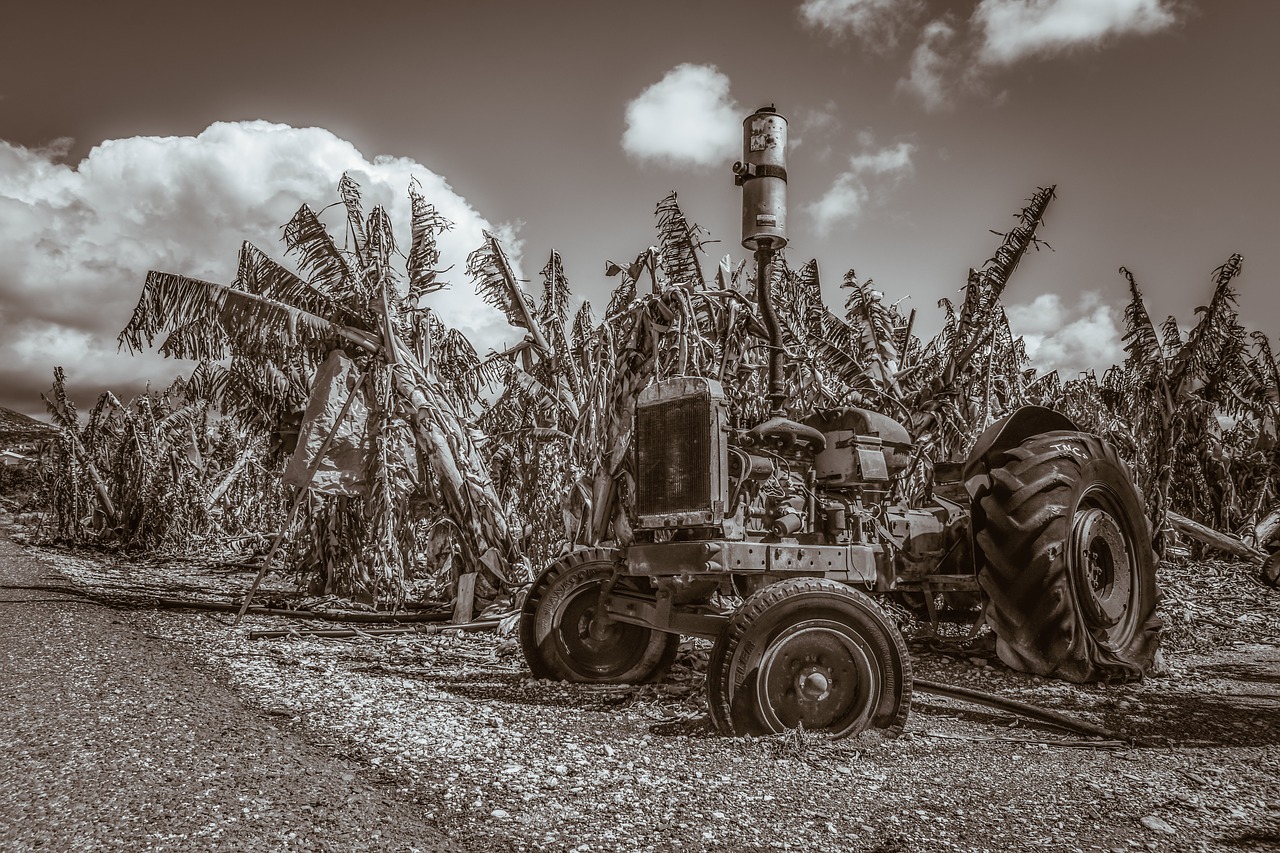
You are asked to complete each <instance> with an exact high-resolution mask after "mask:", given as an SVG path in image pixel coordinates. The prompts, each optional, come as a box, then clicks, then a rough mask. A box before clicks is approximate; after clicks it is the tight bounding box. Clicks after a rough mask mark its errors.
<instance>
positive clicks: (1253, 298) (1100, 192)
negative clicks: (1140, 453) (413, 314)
mask: <svg viewBox="0 0 1280 853" xmlns="http://www.w3.org/2000/svg"><path fill="white" fill-rule="evenodd" d="M1278 24H1280V4H1277V3H1275V2H1272V0H1216V2H1212V3H1210V2H1208V0H1198V2H1195V0H794V2H784V0H771V2H730V1H729V0H724V1H723V2H720V1H719V0H717V1H716V2H713V0H649V1H648V2H644V3H638V2H626V3H618V2H608V0H564V1H563V2H556V0H540V2H522V0H509V1H507V2H502V1H501V0H468V1H467V2H460V0H459V2H447V3H445V2H418V3H415V4H412V5H410V4H407V3H379V2H376V0H368V2H365V3H362V4H360V5H359V6H358V7H355V6H352V5H351V4H349V3H342V4H338V3H333V2H329V0H313V2H309V3H306V4H301V3H289V2H280V3H260V2H253V3H243V2H240V0H225V2H219V3H204V4H175V3H170V2H152V0H141V2H128V0H122V2H115V3H89V2H83V0H75V2H70V3H67V4H61V5H56V4H35V3H24V4H20V6H18V7H17V8H15V9H10V10H8V11H7V12H6V22H5V27H4V29H3V31H0V406H5V407H7V408H11V409H15V410H17V411H21V412H26V413H28V414H34V415H41V414H43V412H44V407H43V404H42V403H41V401H40V396H39V395H40V393H41V392H43V391H46V390H47V389H48V388H49V387H50V386H51V384H52V375H53V367H54V366H55V365H61V366H62V367H63V368H64V369H65V371H66V374H67V379H68V386H69V389H70V391H71V392H72V395H73V398H74V399H76V401H77V402H79V403H80V405H81V406H86V405H89V404H91V403H92V401H93V400H94V399H96V397H97V396H98V394H100V393H101V392H102V391H103V390H106V389H111V390H113V391H114V392H115V393H116V395H117V396H119V397H120V398H121V399H126V400H127V399H128V398H129V397H131V396H133V395H134V394H136V393H137V392H138V391H139V390H141V389H142V388H143V387H144V385H145V383H147V382H150V383H151V384H152V387H163V386H165V385H167V384H168V383H169V381H170V380H171V379H172V378H173V377H174V376H176V375H178V374H180V373H186V372H188V371H189V370H190V367H191V365H190V364H189V363H184V362H176V361H171V360H163V359H160V358H159V357H158V356H156V355H154V354H144V355H141V356H135V355H130V354H128V353H127V351H126V352H123V353H121V352H117V345H116V336H117V335H118V333H119V332H120V330H121V329H122V328H123V327H124V325H125V324H126V323H127V322H128V319H129V316H130V313H131V311H132V308H133V305H134V303H135V302H136V301H137V297H138V294H139V293H140V291H141V288H142V284H143V281H144V280H145V278H146V274H147V271H148V270H149V269H160V270H164V271H167V272H177V273H183V274H187V275H192V276H195V277H200V278H206V279H210V280H214V281H221V282H228V283H229V282H230V281H232V280H233V279H234V277H235V270H236V258H237V253H238V251H239V247H240V244H241V242H242V241H244V240H248V241H250V242H252V243H254V244H255V245H257V246H258V247H260V248H262V249H263V250H265V251H267V252H268V253H269V254H272V255H273V256H275V257H277V258H278V259H284V254H283V246H282V245H281V243H280V226H282V225H283V224H284V223H285V222H286V221H288V219H289V218H290V216H291V215H292V214H293V212H294V211H295V210H296V209H297V208H298V207H299V206H300V205H302V204H304V203H305V204H309V205H310V206H311V207H313V208H315V209H320V208H322V207H324V206H326V205H329V204H331V203H333V202H334V201H335V200H336V199H337V194H336V186H337V183H338V180H339V179H340V177H341V176H342V174H343V172H348V173H350V174H351V175H352V176H353V177H354V178H355V179H356V180H357V181H358V182H359V183H360V184H361V185H362V187H363V189H364V194H365V199H366V203H367V204H369V205H372V204H375V203H378V204H384V205H386V206H387V207H388V209H389V210H390V212H391V215H392V218H393V221H395V222H396V226H397V228H398V229H400V231H401V232H402V237H401V243H402V244H403V245H406V246H407V245H408V234H407V229H408V202H407V187H408V185H409V182H410V181H411V180H413V179H416V180H418V181H419V182H420V183H421V185H422V187H423V192H424V194H425V195H426V197H427V199H428V200H429V201H431V202H433V203H434V204H435V205H436V207H437V208H438V209H439V210H440V211H441V212H442V213H443V214H444V215H445V216H447V217H448V218H449V219H451V220H452V221H453V222H454V223H455V227H454V229H453V230H452V231H451V232H449V233H448V234H446V235H444V237H442V240H441V248H442V253H443V256H442V264H443V265H444V266H446V267H449V266H451V267H452V269H450V270H449V272H448V273H446V274H445V275H444V276H443V278H444V279H445V280H446V281H448V282H450V284H451V285H452V287H451V288H450V289H449V290H447V291H443V292H441V293H438V294H434V295H433V296H432V297H430V301H431V302H432V304H433V305H434V307H436V308H437V309H438V310H439V311H440V312H441V316H442V317H443V318H444V319H445V321H446V322H449V323H451V324H452V325H455V326H458V327H459V328H461V329H463V330H464V331H466V332H467V333H468V335H469V336H470V337H471V339H472V341H473V343H475V344H476V346H477V348H478V349H480V350H481V351H482V352H484V351H485V350H486V349H487V348H489V347H493V346H500V345H502V344H503V343H506V342H510V341H513V340H515V339H517V338H518V335H517V334H516V333H514V332H513V331H512V330H511V329H509V328H507V327H506V326H505V323H504V322H503V321H502V319H501V317H500V316H499V315H498V314H497V312H494V311H492V310H490V309H488V307H487V306H485V305H483V304H482V303H481V302H480V300H479V299H477V297H476V296H475V295H474V291H473V289H472V284H471V282H470V281H469V280H468V279H467V277H466V275H465V273H464V269H465V266H466V255H467V254H468V253H469V252H470V251H471V250H472V249H475V248H476V247H478V246H479V245H480V242H481V232H482V230H485V229H487V230H489V231H492V232H495V233H498V234H499V235H501V236H502V238H503V240H504V243H505V244H506V246H507V248H508V250H509V251H510V252H511V253H512V254H513V256H514V257H515V258H516V260H517V262H518V266H519V269H520V270H521V272H522V275H523V277H525V278H527V279H529V280H530V289H531V290H532V291H533V292H535V293H537V292H539V291H540V277H539V276H538V271H539V270H540V269H541V268H542V266H543V264H545V262H546V259H547V257H548V255H549V253H550V252H551V251H552V250H553V249H554V250H558V251H559V252H560V253H561V254H562V256H563V257H564V260H565V269H566V272H567V274H568V277H569V281H570V284H571V286H572V287H573V289H574V292H575V294H576V296H577V298H579V299H586V300H588V301H590V302H591V303H592V304H593V305H594V306H596V307H597V309H599V308H601V307H602V306H603V305H604V304H605V302H606V301H607V297H608V293H609V290H610V288H611V287H612V286H613V285H614V284H616V279H610V278H606V277H605V276H604V267H605V261H606V260H607V259H612V260H616V261H620V262H623V263H625V262H627V261H630V260H632V259H634V258H635V257H636V256H637V255H638V254H639V253H641V252H643V251H644V250H645V248H646V247H647V246H649V245H650V244H652V243H653V242H654V241H655V239H656V231H655V222H656V220H655V218H654V216H653V212H654V207H655V205H656V204H657V202H658V201H659V200H660V199H661V198H662V197H663V196H665V195H666V194H667V193H668V192H670V191H672V190H675V191H676V192H677V193H678V198H679V201H680V203H681V205H682V207H683V209H684V211H685V213H686V215H687V216H688V217H689V219H690V220H692V221H694V222H696V223H698V224H699V225H701V226H702V227H703V228H704V229H705V230H707V231H708V232H709V236H710V238H711V239H712V240H715V241H718V242H713V243H710V244H709V245H708V246H707V252H708V254H707V257H706V259H705V266H706V268H707V269H709V270H710V269H714V266H715V264H716V263H717V261H718V260H719V258H720V257H722V256H723V255H725V254H730V255H732V256H733V257H734V258H735V259H742V258H745V257H747V256H748V253H747V252H746V251H745V250H744V249H742V248H741V246H740V244H739V240H740V233H739V227H740V226H739V222H740V210H741V208H740V191H739V190H738V189H737V188H736V187H735V186H734V184H733V179H732V173H731V166H732V164H733V162H734V161H735V160H737V159H739V158H740V157H741V133H742V130H741V125H742V120H743V119H744V118H745V117H746V116H747V115H749V114H750V113H751V112H753V111H754V110H755V109H756V108H757V107H760V106H763V105H769V104H772V105H775V106H776V108H777V109H778V111H779V112H780V113H781V114H782V115H784V116H786V117H787V118H788V120H789V122H790V146H789V150H788V157H787V162H788V173H789V188H788V189H789V228H788V230H789V236H790V240H791V242H790V245H789V246H788V249H787V255H788V259H789V260H790V262H791V263H792V265H793V266H798V265H799V264H800V263H803V262H804V261H806V260H808V259H809V258H816V259H817V261H818V264H819V268H820V271H821V274H822V281H823V288H824V293H825V295H826V296H827V298H828V301H829V304H831V305H832V306H833V307H834V308H836V310H837V311H838V310H840V308H839V306H840V305H841V304H842V297H841V295H840V292H839V284H840V282H841V280H842V279H843V277H844V274H845V272H846V271H848V270H850V269H854V270H856V271H857V274H858V277H859V279H860V280H866V279H868V278H870V279H873V280H874V281H875V283H876V286H877V287H878V288H879V289H881V290H882V291H883V292H884V293H885V296H886V298H887V299H888V300H890V301H898V300H901V302H900V307H902V308H903V309H904V310H908V309H910V308H915V309H917V312H918V316H917V321H916V329H917V331H918V332H920V333H923V334H925V335H930V334H932V333H934V332H936V331H937V329H938V327H939V326H940V324H941V320H942V316H943V314H942V311H941V309H939V308H938V307H937V302H938V300H939V299H942V298H950V299H952V300H957V299H958V297H959V292H958V291H959V289H960V288H961V287H962V286H963V284H964V282H965V278H966V274H967V271H968V269H969V268H970V267H972V266H978V265H981V264H982V263H983V261H985V260H986V259H987V258H988V257H990V255H991V254H992V253H993V251H994V249H995V247H996V246H997V245H998V242H999V238H998V237H996V236H994V235H993V234H992V233H991V231H992V230H993V229H994V230H1005V229H1007V228H1008V227H1009V226H1010V225H1011V224H1012V222H1013V220H1012V218H1011V217H1012V215H1013V214H1015V213H1016V212H1017V211H1018V210H1019V209H1020V208H1021V206H1022V205H1023V203H1024V201H1025V200H1026V199H1027V198H1028V197H1029V196H1030V195H1031V194H1032V193H1033V192H1035V190H1036V188H1037V187H1039V186H1046V185H1049V184H1054V185H1056V186H1057V199H1056V200H1055V201H1054V202H1053V203H1052V205H1051V206H1050V207H1049V210H1048V214H1047V216H1046V223H1045V226H1044V227H1043V229H1042V230H1041V232H1040V236H1041V237H1042V238H1044V239H1045V240H1046V241H1047V242H1048V243H1049V244H1050V245H1051V246H1052V248H1053V251H1042V252H1037V253H1033V254H1031V255H1029V256H1028V257H1027V258H1026V259H1025V260H1024V262H1023V264H1022V265H1021V266H1020V268H1019V269H1018V271H1017V272H1016V274H1015V276H1014V278H1013V279H1012V281H1011V283H1010V286H1009V289H1008V290H1007V291H1006V294H1005V299H1004V301H1005V303H1006V306H1007V310H1008V313H1009V318H1010V323H1011V326H1012V328H1013V331H1014V333H1015V334H1020V335H1022V336H1023V338H1024V340H1025V341H1026V343H1027V349H1028V352H1029V353H1030V354H1031V355H1032V357H1033V360H1034V362H1035V363H1036V364H1037V366H1039V367H1040V368H1041V369H1042V370H1048V369H1058V370H1059V371H1060V372H1061V373H1062V374H1063V376H1064V377H1066V378H1070V377H1071V376H1074V375H1075V373H1076V372H1078V371H1080V370H1084V369H1088V368H1096V369H1102V368H1105V367H1107V366H1109V365H1110V364H1112V363H1115V362H1118V361H1120V360H1122V359H1123V355H1124V354H1123V349H1122V342H1121V340H1120V338H1121V335H1122V331H1121V330H1122V327H1123V324H1122V311H1123V308H1124V305H1125V303H1126V302H1127V300H1128V292H1127V289H1126V285H1125V281H1124V279H1123V278H1122V277H1121V276H1120V275H1119V274H1118V268H1119V267H1120V266H1122V265H1123V266H1126V267H1128V268H1129V269H1130V270H1132V271H1133V273H1134V275H1135V276H1136V278H1137V281H1138V283H1139V286H1140V287H1141V288H1142V289H1143V292H1144V296H1145V297H1146V301H1147V307H1148V309H1149V311H1150V313H1151V315H1152V317H1153V318H1155V320H1156V322H1157V323H1159V322H1160V321H1161V320H1162V319H1163V318H1164V317H1166V316H1168V315H1174V316H1176V317H1177V318H1178V320H1179V321H1180V323H1181V324H1182V325H1183V326H1184V328H1185V327H1188V326H1190V325H1191V324H1193V323H1194V320H1195V309H1196V307H1197V306H1199V305H1203V304H1205V303H1206V302H1207V301H1208V298H1209V295H1210V293H1211V288H1212V285H1211V283H1210V275H1211V273H1212V271H1213V269H1214V268H1215V267H1217V266H1218V265H1219V264H1221V263H1223V262H1224V261H1225V260H1226V259H1227V258H1228V257H1229V256H1230V255H1231V254H1232V253H1233V252H1239V253H1241V254H1243V255H1244V272H1243V274H1242V276H1241V277H1240V278H1239V279H1238V280H1237V286H1238V289H1239V291H1240V308H1241V319H1242V322H1243V323H1244V325H1245V326H1246V327H1247V328H1249V329H1251V330H1255V329H1256V330H1261V331H1263V332H1265V333H1266V334H1267V335H1268V336H1270V338H1271V339H1272V341H1273V342H1275V341H1276V333H1277V330H1278V329H1280V288H1278V287H1277V283H1276V281H1275V270H1276V269H1277V268H1278V267H1280V257H1278V255H1280V240H1277V239H1276V238H1277V235H1280V213H1277V207H1276V204H1275V201H1274V200H1275V199H1277V198H1280V177H1278V176H1280V170H1278V169H1277V168H1276V165H1275V163H1274V158H1275V156H1276V155H1275V149H1276V139H1277V130H1278V129H1280V128H1278V122H1280V109H1278V107H1280V98H1278V96H1277V85H1276V84H1277V82H1278V81H1280V53H1278V52H1277V51H1275V49H1274V37H1275V34H1276V33H1277V32H1280V26H1277V25H1278ZM334 212H335V211H330V214H329V215H330V216H331V215H332V214H333V213H334ZM331 221H334V222H335V224H336V222H337V220H336V219H334V220H331Z"/></svg>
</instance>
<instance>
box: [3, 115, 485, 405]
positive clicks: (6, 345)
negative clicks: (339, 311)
mask: <svg viewBox="0 0 1280 853" xmlns="http://www.w3.org/2000/svg"><path fill="white" fill-rule="evenodd" d="M67 150H68V146H67V144H66V143H65V141H64V142H60V143H58V144H54V145H50V146H46V147H44V148H41V149H29V148H23V147H21V146H16V145H12V144H9V143H6V142H3V141H0V388H2V389H3V391H2V392H0V405H3V406H6V407H8V408H13V409H18V410H20V411H26V412H40V411H41V404H40V401H39V396H38V395H39V393H40V392H41V391H44V390H47V389H48V388H49V387H50V385H51V382H52V375H53V366H54V365H62V366H63V367H64V368H65V369H66V372H67V377H68V386H69V388H70V390H71V391H72V392H73V393H76V396H77V397H78V398H79V399H85V398H86V394H87V392H88V390H89V389H90V388H92V394H93V395H94V396H96V394H97V393H98V391H100V390H101V389H103V388H104V387H111V388H112V389H113V390H116V391H117V394H118V395H119V396H121V397H127V396H130V395H132V394H133V393H136V391H137V390H138V389H139V388H140V387H141V385H142V383H143V382H144V381H146V380H148V379H149V380H151V381H152V383H153V384H154V385H157V386H163V385H167V384H168V382H169V381H170V380H171V379H172V378H173V377H174V376H176V375H178V374H179V373H182V372H186V370H188V369H189V368H190V363H187V362H178V361H171V360H170V361H163V360H161V359H160V358H159V357H158V356H155V355H152V354H146V355H142V356H128V355H124V354H117V352H116V336H117V334H118V333H119V332H120V330H121V329H122V328H123V327H124V325H125V323H126V322H128V320H129V317H130V312H131V311H132V309H133V305H134V303H135V302H136V301H137V298H138V294H139V293H140V292H141V289H142V284H143V281H144V279H145V278H146V274H147V271H148V270H149V269H159V270H164V271H168V272H179V273H183V274H187V275H191V276H194V277H197V278H204V279H208V280H211V281H221V282H228V283H229V282H230V281H231V280H232V279H233V278H234V277H235V273H236V258H237V253H238V251H239V248H240V243H241V241H243V240H248V241H250V242H252V243H254V244H255V245H257V246H258V247H259V248H261V249H263V250H264V251H266V252H267V253H269V254H271V255H273V256H274V257H275V258H276V259H277V260H282V261H284V263H285V265H286V266H290V267H292V264H291V263H290V262H289V261H288V260H287V259H285V258H284V254H283V250H284V246H283V244H282V243H281V242H280V227H281V226H282V225H283V224H284V223H285V222H287V221H288V220H289V218H290V217H291V216H292V215H293V213H294V211H296V210H297V208H298V207H299V206H300V205H302V204H303V203H306V204H309V205H311V206H312V207H313V208H315V209H319V208H321V207H324V206H325V205H328V204H330V203H332V202H333V201H335V200H336V199H337V193H336V186H337V182H338V179H339V178H340V177H341V175H342V173H343V172H344V171H345V172H349V173H350V174H351V175H352V177H353V178H354V179H355V180H356V181H358V182H359V183H360V184H361V187H362V189H363V195H364V203H365V207H366V210H368V209H370V208H372V206H373V205H374V204H382V205H384V206H385V207H386V208H387V210H388V212H389V213H390V215H391V218H392V222H393V223H394V224H395V227H396V229H397V234H396V236H397V239H398V241H399V242H400V244H401V247H402V248H404V247H407V246H408V244H409V234H408V227H409V204H408V199H407V193H406V190H407V187H408V185H409V181H410V179H411V178H412V177H416V178H418V180H419V181H420V182H421V184H422V189H423V194H424V195H425V196H426V198H427V200H428V201H429V202H431V203H433V204H435V206H436V208H437V209H438V210H439V211H440V212H441V214H442V215H444V216H445V217H447V218H448V219H450V220H452V221H453V222H454V223H455V227H454V229H453V230H452V231H449V232H446V233H444V234H443V235H441V237H440V249H441V266H442V267H448V266H450V265H452V266H453V270H451V271H450V272H449V273H447V274H445V275H444V276H443V278H445V279H446V280H447V281H449V282H451V283H452V284H453V288H452V289H450V290H446V291H442V292H441V293H438V294H434V295H433V296H432V297H429V298H430V300H431V304H432V305H433V307H435V308H436V309H437V310H438V311H439V312H440V314H441V317H442V319H444V321H445V322H447V323H450V324H451V325H454V326H457V327H459V328H461V329H462V330H463V331H464V332H466V333H467V334H468V336H470V337H471V339H472V341H473V342H475V343H476V345H477V346H478V347H482V346H485V345H486V344H489V343H491V342H492V343H498V342H499V341H500V340H502V339H503V338H504V336H507V335H509V332H508V329H507V327H506V325H505V323H504V322H503V321H502V319H501V317H500V315H499V314H498V313H497V312H496V311H493V310H491V309H489V308H488V306H486V305H484V304H483V303H482V301H481V300H478V299H476V298H475V296H474V294H473V292H472V288H471V284H470V282H469V281H468V280H467V279H466V276H465V274H464V273H463V272H462V271H463V270H464V269H465V266H466V256H467V254H468V253H469V252H470V251H471V250H472V249H474V248H475V247H477V246H479V245H480V243H481V241H482V236H481V233H480V232H481V230H482V229H486V228H487V229H489V230H491V231H492V230H495V226H494V225H492V224H490V223H489V222H488V221H486V220H485V219H484V218H483V217H482V216H480V214H479V213H477V212H476V211H475V210H474V209H473V208H472V207H471V205H470V204H468V203H467V201H466V199H464V198H462V197H461V196H459V195H458V194H457V193H456V192H454V191H453V189H452V188H451V187H450V186H449V184H448V183H447V182H446V181H445V180H444V178H442V177H440V176H439V175H436V174H434V173H432V172H431V171H430V170H428V169H427V168H426V167H424V166H422V165H421V164H419V163H416V162H414V161H412V160H409V159H405V158H392V157H375V158H373V159H372V160H370V159H369V158H367V157H365V156H364V155H363V154H361V153H360V152H359V151H358V150H357V149H356V148H355V146H354V145H352V144H351V143H350V142H347V141H345V140H343V139H340V138H339V137H337V136H335V135H334V134H332V133H331V132H329V131H327V130H324V129H321V128H293V127H288V126H286V125H280V124H271V123H268V122H262V121H254V122H237V123H217V124H213V125H211V126H210V127H209V128H207V129H206V130H205V131H204V132H202V133H201V134H200V135H198V136H194V137H190V136H187V137H164V138H161V137H134V138H129V139H115V140H109V141H106V142H103V143H102V144H101V145H99V146H97V147H96V148H94V149H93V150H92V151H90V152H89V154H88V156H87V157H85V159H84V160H83V161H81V162H80V163H79V164H75V165H69V164H64V163H62V162H61V160H62V159H63V158H64V157H65V155H66V152H67ZM338 212H339V211H338V209H335V210H331V211H329V212H328V213H327V214H326V215H325V218H326V221H329V222H331V224H333V225H335V226H336V225H340V221H341V220H340V219H339V218H337V217H336V214H337V213H338ZM332 233H334V234H335V237H336V239H338V240H339V241H341V239H342V236H341V234H342V232H341V230H340V228H334V229H332ZM90 399H91V397H90Z"/></svg>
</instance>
